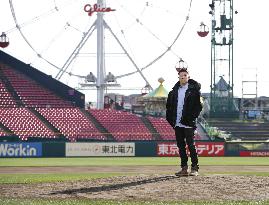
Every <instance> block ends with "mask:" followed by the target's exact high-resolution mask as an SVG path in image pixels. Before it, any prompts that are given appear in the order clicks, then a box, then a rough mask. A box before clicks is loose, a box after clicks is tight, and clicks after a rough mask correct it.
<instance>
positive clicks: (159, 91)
mask: <svg viewBox="0 0 269 205" xmlns="http://www.w3.org/2000/svg"><path fill="white" fill-rule="evenodd" d="M158 81H159V83H160V85H159V87H158V88H156V89H155V90H153V91H152V92H150V93H148V94H146V95H144V96H143V97H146V98H147V97H148V98H150V97H153V98H167V96H168V92H167V90H166V89H165V88H164V86H163V82H164V80H163V78H160V79H159V80H158Z"/></svg>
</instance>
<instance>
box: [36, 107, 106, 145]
mask: <svg viewBox="0 0 269 205" xmlns="http://www.w3.org/2000/svg"><path fill="white" fill-rule="evenodd" d="M36 110H37V111H38V112H39V113H40V114H41V115H43V116H44V117H45V118H46V119H47V120H48V121H49V122H50V123H51V124H52V125H53V126H54V127H56V128H57V129H58V130H59V131H60V132H61V133H62V134H63V135H64V136H65V137H67V138H68V139H69V140H70V141H72V142H75V141H77V139H96V140H106V139H107V138H106V137H105V136H104V135H103V134H102V133H100V132H99V131H98V129H97V128H96V127H95V126H94V124H93V123H92V122H91V121H90V120H89V119H88V118H87V117H86V116H85V115H84V114H83V113H82V112H81V111H80V110H79V108H36Z"/></svg>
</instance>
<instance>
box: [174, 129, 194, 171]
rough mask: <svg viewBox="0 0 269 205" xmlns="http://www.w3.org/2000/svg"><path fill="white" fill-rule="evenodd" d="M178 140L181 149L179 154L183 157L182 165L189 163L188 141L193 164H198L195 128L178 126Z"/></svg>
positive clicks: (176, 131)
mask: <svg viewBox="0 0 269 205" xmlns="http://www.w3.org/2000/svg"><path fill="white" fill-rule="evenodd" d="M175 133H176V140H177V147H178V149H179V155H180V158H181V167H184V166H187V165H188V155H187V151H186V143H187V145H188V148H189V151H190V157H191V166H192V167H194V166H198V157H197V152H196V148H195V145H194V129H193V128H184V127H176V128H175Z"/></svg>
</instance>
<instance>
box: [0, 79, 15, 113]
mask: <svg viewBox="0 0 269 205" xmlns="http://www.w3.org/2000/svg"><path fill="white" fill-rule="evenodd" d="M0 107H1V108H2V107H16V102H15V100H14V99H13V97H12V96H11V94H10V93H9V92H8V91H7V89H6V87H5V84H4V83H3V82H2V80H1V79H0Z"/></svg>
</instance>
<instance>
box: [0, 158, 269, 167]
mask: <svg viewBox="0 0 269 205" xmlns="http://www.w3.org/2000/svg"><path fill="white" fill-rule="evenodd" d="M178 163H179V159H178V158H177V157H85V158H10V159H9V158H3V159H0V166H4V167H7V166H30V167H34V166H38V167H39V166H41V167H42V166H124V165H133V166H140V165H177V164H178ZM199 164H200V165H201V166H203V165H225V166H229V165H253V166H259V165H269V160H268V157H200V158H199Z"/></svg>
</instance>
